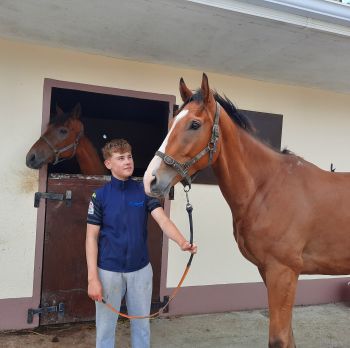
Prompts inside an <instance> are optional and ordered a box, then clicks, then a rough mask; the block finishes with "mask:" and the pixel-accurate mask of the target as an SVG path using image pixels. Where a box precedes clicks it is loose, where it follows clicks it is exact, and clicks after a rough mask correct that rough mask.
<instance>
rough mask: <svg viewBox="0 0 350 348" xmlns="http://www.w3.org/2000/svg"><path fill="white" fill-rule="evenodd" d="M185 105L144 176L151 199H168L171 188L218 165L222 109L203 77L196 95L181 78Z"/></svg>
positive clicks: (181, 91) (188, 181)
mask: <svg viewBox="0 0 350 348" xmlns="http://www.w3.org/2000/svg"><path fill="white" fill-rule="evenodd" d="M180 94H181V98H182V100H183V102H184V104H183V105H182V106H181V108H180V109H179V112H178V113H177V115H176V117H175V118H174V120H173V123H172V125H171V128H170V130H169V132H168V135H167V136H166V138H165V139H164V141H163V144H162V145H161V147H160V148H159V151H157V153H156V156H155V157H154V158H153V159H152V161H151V162H150V164H149V165H148V168H147V170H146V172H145V175H144V186H145V191H146V193H147V194H148V195H151V196H164V195H166V194H167V193H168V192H169V190H170V188H171V186H173V185H175V184H176V183H178V182H179V181H181V180H183V179H185V180H187V183H188V184H190V177H191V176H192V175H193V174H195V173H196V172H198V171H200V170H201V169H203V168H205V167H207V166H208V164H213V163H215V161H216V159H217V156H218V152H219V148H220V143H219V142H218V137H219V126H218V123H219V115H220V106H219V104H218V103H217V102H216V101H215V98H214V95H213V93H212V91H211V90H210V88H209V83H208V78H207V76H206V75H205V74H203V78H202V85H201V88H200V89H199V90H198V91H196V92H195V93H192V91H191V90H189V89H188V88H187V86H186V84H185V82H184V80H183V79H182V78H181V80H180Z"/></svg>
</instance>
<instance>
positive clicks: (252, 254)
mask: <svg viewBox="0 0 350 348" xmlns="http://www.w3.org/2000/svg"><path fill="white" fill-rule="evenodd" d="M234 235H235V239H236V241H237V244H238V248H239V250H240V252H241V253H242V255H243V256H244V257H245V258H246V259H247V260H249V261H250V262H252V263H254V264H255V265H256V266H259V264H260V262H259V258H258V255H259V250H257V245H256V243H254V242H253V241H252V240H251V237H249V236H248V233H247V231H246V229H245V228H244V227H240V226H239V225H237V226H236V228H235V232H234Z"/></svg>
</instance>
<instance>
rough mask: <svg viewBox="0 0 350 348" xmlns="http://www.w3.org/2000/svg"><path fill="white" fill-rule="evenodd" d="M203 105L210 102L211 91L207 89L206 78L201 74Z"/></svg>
mask: <svg viewBox="0 0 350 348" xmlns="http://www.w3.org/2000/svg"><path fill="white" fill-rule="evenodd" d="M201 90H202V94H203V101H204V104H208V103H209V100H210V95H211V91H210V88H209V81H208V76H207V75H206V74H205V73H203V77H202V86H201Z"/></svg>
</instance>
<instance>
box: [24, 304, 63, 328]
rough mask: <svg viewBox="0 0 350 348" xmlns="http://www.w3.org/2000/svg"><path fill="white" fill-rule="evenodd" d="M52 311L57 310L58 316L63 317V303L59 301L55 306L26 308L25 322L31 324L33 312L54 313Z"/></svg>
mask: <svg viewBox="0 0 350 348" xmlns="http://www.w3.org/2000/svg"><path fill="white" fill-rule="evenodd" d="M54 312H57V313H58V316H59V317H61V318H62V317H64V303H63V302H60V303H59V304H58V305H57V306H51V307H41V308H40V307H39V308H35V309H34V308H30V309H28V316H27V323H28V324H31V323H32V322H33V317H34V315H35V314H43V313H54Z"/></svg>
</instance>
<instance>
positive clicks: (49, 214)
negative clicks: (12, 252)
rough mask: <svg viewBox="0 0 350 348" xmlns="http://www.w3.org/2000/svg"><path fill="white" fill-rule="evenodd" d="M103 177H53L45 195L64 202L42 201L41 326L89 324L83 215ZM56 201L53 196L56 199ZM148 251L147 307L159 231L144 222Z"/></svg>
mask: <svg viewBox="0 0 350 348" xmlns="http://www.w3.org/2000/svg"><path fill="white" fill-rule="evenodd" d="M108 180H109V178H108V177H106V176H101V177H99V176H96V177H95V176H94V177H87V176H83V175H59V174H52V175H51V176H50V177H49V179H48V185H47V192H48V193H58V194H63V195H62V196H63V197H64V199H63V200H55V196H54V195H51V196H52V198H54V200H52V199H47V203H46V219H45V236H44V251H43V275H42V293H41V305H40V307H41V308H42V309H43V308H48V310H44V311H43V313H42V314H41V318H40V325H46V324H56V323H69V322H77V321H88V320H94V318H95V305H94V302H93V301H91V300H90V299H89V298H88V296H87V267H86V258H85V233H86V217H87V209H88V204H89V200H90V197H91V194H92V192H93V191H94V190H95V189H96V188H98V187H100V186H102V185H104V184H105V183H106V182H107V181H108ZM56 198H57V195H56ZM149 252H150V258H151V263H152V266H153V273H154V278H153V296H152V304H153V305H156V304H158V303H159V291H160V270H161V253H162V233H161V231H160V229H159V227H158V225H157V224H156V223H155V222H154V221H153V219H152V217H151V216H150V218H149ZM52 308H53V309H54V310H53V311H52V312H51V311H50V309H51V310H52Z"/></svg>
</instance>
